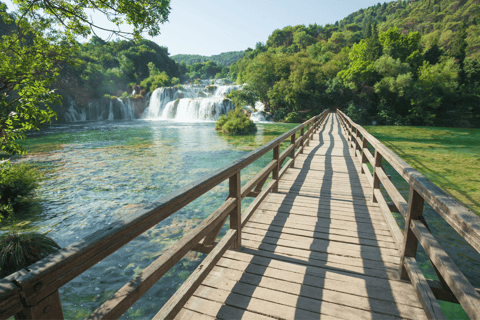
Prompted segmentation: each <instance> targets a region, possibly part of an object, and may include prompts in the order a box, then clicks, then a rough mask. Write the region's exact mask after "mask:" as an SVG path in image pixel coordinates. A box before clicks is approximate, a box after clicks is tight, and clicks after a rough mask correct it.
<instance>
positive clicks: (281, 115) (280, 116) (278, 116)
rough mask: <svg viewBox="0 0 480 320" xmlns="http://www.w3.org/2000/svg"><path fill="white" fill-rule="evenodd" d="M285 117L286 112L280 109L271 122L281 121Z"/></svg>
mask: <svg viewBox="0 0 480 320" xmlns="http://www.w3.org/2000/svg"><path fill="white" fill-rule="evenodd" d="M286 115H287V110H286V109H284V108H280V109H278V110H277V112H275V115H274V116H273V120H275V121H280V120H283V118H285V116H286Z"/></svg>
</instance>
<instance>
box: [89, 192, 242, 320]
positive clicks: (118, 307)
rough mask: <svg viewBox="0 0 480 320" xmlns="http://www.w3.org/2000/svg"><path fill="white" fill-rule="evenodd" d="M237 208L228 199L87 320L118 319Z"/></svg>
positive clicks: (231, 200)
mask: <svg viewBox="0 0 480 320" xmlns="http://www.w3.org/2000/svg"><path fill="white" fill-rule="evenodd" d="M235 205H236V199H234V198H228V199H227V200H226V201H225V202H224V204H222V205H221V206H220V207H219V208H218V209H217V210H215V212H214V213H212V214H211V215H210V216H209V217H208V218H207V219H205V220H204V221H203V222H202V223H200V224H199V225H198V226H197V227H196V228H195V229H193V230H192V231H190V232H188V233H187V234H186V235H185V236H184V237H183V238H182V239H181V240H179V241H178V242H177V243H176V244H175V245H173V246H172V247H170V248H169V249H168V250H167V251H166V252H165V253H164V254H162V255H161V256H160V257H159V258H158V259H157V260H155V261H154V262H152V263H151V264H150V265H149V266H148V267H147V268H145V269H144V270H143V271H142V272H141V273H140V274H139V275H138V276H136V277H135V278H133V279H132V280H131V281H130V282H129V283H127V284H126V285H125V286H123V287H122V288H121V289H120V290H119V291H117V292H116V293H115V294H114V295H113V297H111V298H110V299H109V300H107V301H106V302H105V303H104V304H102V305H101V306H100V307H99V308H98V309H97V310H95V311H94V312H93V313H92V314H90V316H89V317H88V318H87V319H103V318H119V317H120V316H121V315H122V314H123V313H125V312H126V311H127V310H128V308H130V307H131V306H132V305H133V304H134V303H135V301H137V300H138V299H139V298H140V297H141V296H142V295H143V294H144V293H145V292H147V290H148V289H150V288H151V287H152V286H153V285H154V284H155V283H156V282H157V281H158V280H159V279H160V278H161V277H162V276H163V275H164V274H165V273H167V272H168V270H170V269H171V268H172V267H173V266H174V265H175V264H176V263H177V262H178V261H180V259H182V258H183V256H185V254H187V253H188V252H189V251H190V250H191V249H192V248H193V247H194V246H195V244H197V243H198V242H199V241H200V240H201V239H202V238H203V237H205V235H206V234H208V233H209V232H211V231H212V229H213V228H214V227H215V226H216V223H215V222H217V223H218V222H219V221H222V220H223V218H225V216H227V215H228V214H229V213H230V212H231V211H232V209H233V208H234V207H235Z"/></svg>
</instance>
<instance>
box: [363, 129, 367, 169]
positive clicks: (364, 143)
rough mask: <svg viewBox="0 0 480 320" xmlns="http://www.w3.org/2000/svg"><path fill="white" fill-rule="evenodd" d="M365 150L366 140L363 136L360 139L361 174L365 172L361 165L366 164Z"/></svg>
mask: <svg viewBox="0 0 480 320" xmlns="http://www.w3.org/2000/svg"><path fill="white" fill-rule="evenodd" d="M365 149H367V139H365V136H363V138H362V173H366V172H365V170H364V169H363V164H364V163H367V155H366V154H365Z"/></svg>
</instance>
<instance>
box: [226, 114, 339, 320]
mask: <svg viewBox="0 0 480 320" xmlns="http://www.w3.org/2000/svg"><path fill="white" fill-rule="evenodd" d="M326 122H327V121H326ZM326 127H327V126H326V124H325V125H324V126H323V127H322V129H321V131H320V133H319V134H318V136H319V137H322V133H323V131H324V130H325V128H326ZM331 130H333V126H332V128H331ZM322 145H323V141H322V140H321V141H320V143H319V145H318V146H316V147H315V148H314V150H318V149H319V148H320V147H321V146H322ZM313 154H314V153H313V152H312V153H310V154H309V155H308V156H307V158H306V160H305V162H308V161H310V162H311V161H312V158H313ZM308 170H309V166H308V165H307V166H305V164H304V166H303V167H302V168H301V169H300V172H299V174H298V176H297V178H296V179H295V180H294V183H293V184H303V183H304V181H305V178H306V173H307V172H308ZM279 194H285V195H287V194H288V192H287V193H285V192H281V191H280V190H279ZM280 206H281V207H283V208H284V211H286V212H289V211H290V209H291V208H292V207H293V201H290V199H287V198H285V199H284V200H283V201H282V202H281V204H280ZM257 214H258V213H257ZM287 219H288V215H281V214H280V215H279V214H277V215H276V216H275V218H274V221H275V226H276V227H280V228H283V227H284V226H285V223H286V221H287ZM265 240H266V242H267V243H268V244H269V246H268V247H269V248H268V249H270V245H273V246H275V245H276V244H277V243H278V241H279V240H280V238H279V233H278V232H276V231H275V232H274V231H271V230H268V231H267V232H266V234H265V236H264V237H263V240H262V241H261V242H260V245H259V248H258V251H261V250H263V249H267V248H264V247H265V246H264V247H262V244H263V243H264V241H265ZM268 249H267V251H270V250H268ZM242 251H243V250H242ZM262 259H263V258H262V257H258V256H254V257H253V259H252V260H251V261H250V262H249V263H250V264H252V265H257V268H256V274H257V275H260V276H263V275H264V273H265V271H266V270H267V266H265V265H262V263H261V262H262V261H261V260H262ZM258 266H261V268H259V267H258ZM247 277H248V275H247V274H244V275H242V277H241V278H240V280H238V281H237V283H236V284H235V286H234V287H233V288H232V290H231V292H232V293H234V292H238V291H240V288H239V287H240V286H241V291H242V295H244V296H245V297H246V299H243V300H242V301H238V300H237V298H236V297H235V296H234V295H232V294H230V295H229V297H228V298H227V299H226V300H225V304H226V305H231V306H235V307H236V308H241V309H242V311H241V312H239V314H238V315H240V314H242V315H243V314H244V313H245V311H246V309H247V308H248V305H249V303H250V301H251V298H252V297H253V293H254V291H255V289H256V288H257V286H258V285H259V284H260V280H261V277H258V278H257V281H256V282H254V283H252V281H249V282H248V283H249V285H250V286H248V289H246V286H244V285H241V284H239V283H244V282H247V279H246V278H247ZM222 308H223V309H225V307H222ZM222 308H220V310H219V312H218V313H219V314H220V313H222V312H227V310H222Z"/></svg>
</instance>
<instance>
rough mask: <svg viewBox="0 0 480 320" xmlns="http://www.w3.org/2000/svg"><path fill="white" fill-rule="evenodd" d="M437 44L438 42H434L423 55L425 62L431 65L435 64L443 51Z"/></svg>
mask: <svg viewBox="0 0 480 320" xmlns="http://www.w3.org/2000/svg"><path fill="white" fill-rule="evenodd" d="M437 42H438V41H435V43H434V44H433V45H432V46H431V47H430V48H429V49H428V50H427V51H425V53H424V54H423V58H424V59H425V61H428V62H429V63H430V64H432V65H433V64H437V63H438V61H439V60H440V57H441V56H442V54H443V50H442V49H441V48H440V47H439V46H438V44H437Z"/></svg>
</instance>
